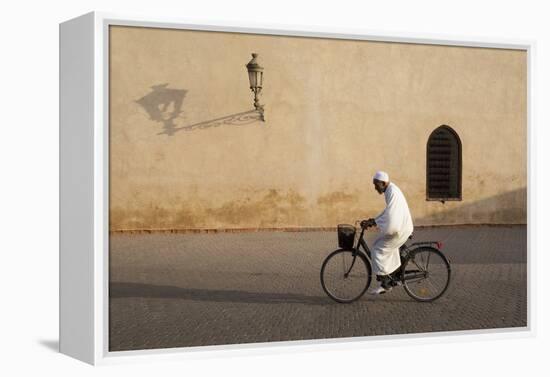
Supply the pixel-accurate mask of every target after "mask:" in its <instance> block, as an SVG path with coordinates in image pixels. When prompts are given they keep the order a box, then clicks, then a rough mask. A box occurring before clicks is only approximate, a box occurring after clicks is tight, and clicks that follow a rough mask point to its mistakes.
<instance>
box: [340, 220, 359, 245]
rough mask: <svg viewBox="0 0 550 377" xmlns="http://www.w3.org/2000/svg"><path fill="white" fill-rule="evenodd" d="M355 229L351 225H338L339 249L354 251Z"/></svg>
mask: <svg viewBox="0 0 550 377" xmlns="http://www.w3.org/2000/svg"><path fill="white" fill-rule="evenodd" d="M355 232H356V230H355V227H354V226H353V225H349V224H339V225H338V247H340V248H342V249H352V248H353V244H354V243H355Z"/></svg>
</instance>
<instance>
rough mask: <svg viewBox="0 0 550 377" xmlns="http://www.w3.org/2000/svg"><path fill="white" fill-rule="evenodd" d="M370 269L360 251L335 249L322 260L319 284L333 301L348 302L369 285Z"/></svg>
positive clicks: (357, 296)
mask: <svg viewBox="0 0 550 377" xmlns="http://www.w3.org/2000/svg"><path fill="white" fill-rule="evenodd" d="M371 278H372V269H371V266H370V263H369V262H368V261H367V259H366V258H365V256H364V255H363V254H361V253H354V251H352V250H342V249H339V250H336V251H334V252H332V253H331V254H330V255H329V256H328V257H327V258H326V259H325V261H324V262H323V266H322V267H321V285H322V286H323V290H324V291H325V293H326V294H327V295H328V296H329V297H330V298H332V299H333V300H334V301H337V302H340V303H349V302H353V301H355V300H357V299H358V298H359V297H361V296H362V295H363V294H364V293H365V291H366V290H367V288H368V287H369V285H370V282H371Z"/></svg>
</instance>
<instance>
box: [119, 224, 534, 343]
mask: <svg viewBox="0 0 550 377" xmlns="http://www.w3.org/2000/svg"><path fill="white" fill-rule="evenodd" d="M421 240H441V241H443V242H444V247H443V251H444V252H445V253H446V254H447V255H448V256H450V258H451V260H452V268H453V277H452V282H451V286H450V288H449V290H448V291H447V293H446V294H445V295H444V296H443V297H442V298H440V299H439V300H437V301H435V302H433V303H418V302H415V301H413V300H412V299H411V298H409V296H407V295H406V293H405V292H404V290H403V289H401V288H396V289H394V290H393V291H392V292H390V293H388V294H386V295H382V296H377V297H374V298H373V297H372V296H366V295H365V296H364V297H363V298H361V299H360V300H359V301H357V302H355V303H353V304H348V305H344V304H337V303H335V302H333V301H332V300H330V299H329V298H328V297H327V296H326V295H325V293H324V292H323V290H322V288H321V285H320V282H319V270H320V267H321V263H322V261H323V259H324V258H325V257H326V255H327V254H328V253H329V252H330V251H332V250H334V249H335V248H336V247H335V246H336V234H335V232H301V233H289V232H280V233H271V232H260V233H224V234H143V235H135V234H134V235H114V236H112V237H111V240H110V242H111V245H110V247H111V249H110V250H111V252H110V264H111V270H110V350H111V351H118V350H134V349H148V348H168V347H184V346H201V345H213V344H233V343H253V342H270V341H283V340H284V341H286V340H303V339H323V338H338V337H353V336H366V335H369V336H370V335H387V334H404V333H422V332H432V331H449V330H467V329H488V328H502V327H522V326H526V325H527V299H526V296H527V268H526V259H527V253H526V248H527V235H526V227H525V226H499V227H452V228H439V229H436V228H428V229H423V230H417V231H416V233H415V241H421Z"/></svg>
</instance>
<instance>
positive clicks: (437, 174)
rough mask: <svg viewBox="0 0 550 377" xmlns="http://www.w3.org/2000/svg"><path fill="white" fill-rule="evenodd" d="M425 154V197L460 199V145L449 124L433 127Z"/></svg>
mask: <svg viewBox="0 0 550 377" xmlns="http://www.w3.org/2000/svg"><path fill="white" fill-rule="evenodd" d="M426 155H427V158H426V194H427V195H426V196H427V198H426V199H427V200H439V201H443V202H444V201H446V200H461V199H462V146H461V142H460V138H459V137H458V135H457V134H456V132H455V131H454V130H453V129H452V128H451V127H449V126H441V127H438V128H437V129H435V130H434V131H433V132H432V134H431V135H430V138H429V139H428V145H427V153H426Z"/></svg>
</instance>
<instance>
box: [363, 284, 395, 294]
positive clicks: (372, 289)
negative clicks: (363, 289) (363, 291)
mask: <svg viewBox="0 0 550 377" xmlns="http://www.w3.org/2000/svg"><path fill="white" fill-rule="evenodd" d="M389 291H391V287H388V288H384V287H382V286H379V287H370V288H369V289H368V290H367V294H369V295H383V294H384V293H386V292H389Z"/></svg>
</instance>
